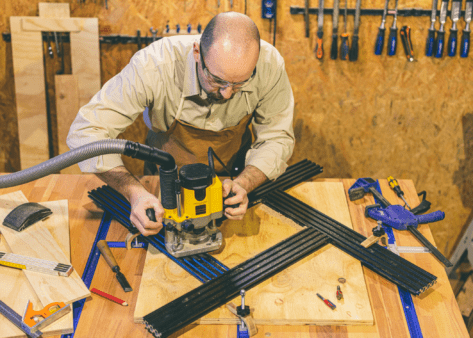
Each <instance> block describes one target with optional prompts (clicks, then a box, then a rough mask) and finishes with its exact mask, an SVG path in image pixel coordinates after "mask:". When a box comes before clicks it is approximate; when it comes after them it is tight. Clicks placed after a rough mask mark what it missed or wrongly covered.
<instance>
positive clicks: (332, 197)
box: [135, 182, 373, 325]
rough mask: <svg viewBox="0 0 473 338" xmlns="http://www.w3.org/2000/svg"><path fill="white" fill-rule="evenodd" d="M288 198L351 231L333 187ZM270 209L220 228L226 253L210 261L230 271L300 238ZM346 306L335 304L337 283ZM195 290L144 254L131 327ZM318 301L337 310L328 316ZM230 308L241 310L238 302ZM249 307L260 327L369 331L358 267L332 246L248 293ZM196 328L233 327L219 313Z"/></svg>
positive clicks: (178, 272)
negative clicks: (363, 327)
mask: <svg viewBox="0 0 473 338" xmlns="http://www.w3.org/2000/svg"><path fill="white" fill-rule="evenodd" d="M291 194H292V195H294V196H296V197H297V198H299V199H301V200H303V201H304V202H306V203H308V204H310V205H312V206H314V207H316V208H317V209H318V210H320V211H322V212H324V213H326V214H327V215H329V216H331V217H332V218H335V219H336V220H338V221H340V222H342V223H343V224H345V225H347V226H349V227H350V228H352V224H351V220H350V214H349V212H348V207H347V201H346V198H345V193H344V190H343V185H342V184H341V183H337V182H333V183H332V182H325V183H313V182H308V183H304V184H302V185H300V186H298V187H297V188H294V189H293V190H292V192H291ZM300 229H301V227H299V226H297V225H295V224H294V223H292V222H291V221H289V220H286V219H283V218H282V217H280V215H277V214H276V213H275V212H274V211H273V210H271V209H269V208H268V207H264V206H259V207H256V208H253V209H250V210H249V211H248V212H247V215H246V216H245V218H244V220H243V221H226V223H224V225H223V226H222V227H221V230H222V232H223V235H224V238H225V247H224V248H223V249H221V250H220V251H219V252H217V253H214V256H215V257H216V258H217V259H218V260H220V261H221V262H223V263H224V264H226V265H227V266H229V267H233V266H235V265H237V264H239V263H240V262H242V261H245V260H247V259H249V258H251V257H253V256H254V255H256V254H257V253H259V252H261V251H263V250H265V249H267V248H269V247H270V246H272V245H275V244H277V243H279V242H280V241H281V240H283V239H285V238H287V237H289V236H291V235H292V234H294V233H296V232H298V231H300ZM339 277H344V278H346V279H347V283H345V284H343V285H341V288H342V291H343V293H344V296H345V299H344V300H343V301H337V300H336V297H335V293H336V288H337V285H339V283H338V278H339ZM199 285H200V282H198V281H197V280H196V279H195V278H194V277H191V276H190V275H189V274H188V273H187V272H185V271H184V270H183V269H181V268H180V267H179V266H177V265H176V264H175V263H173V262H172V261H171V260H169V259H168V258H166V257H165V256H164V255H162V254H161V253H159V252H157V250H155V249H154V248H152V247H150V248H149V249H148V254H147V257H146V262H145V267H144V270H143V276H142V282H141V286H140V291H139V295H138V299H137V305H136V308H135V322H140V321H142V318H143V316H144V315H146V314H148V313H150V312H152V311H153V310H155V309H157V308H159V307H160V306H162V305H164V304H166V303H168V302H170V301H172V300H173V299H175V298H177V297H179V296H181V295H182V294H184V293H186V292H188V291H190V290H192V289H193V288H195V287H197V286H199ZM317 292H318V293H320V294H322V295H323V296H325V297H326V298H328V299H330V300H331V301H332V302H334V303H335V304H336V305H337V309H336V310H335V311H332V310H330V309H329V308H328V307H327V306H326V305H325V304H324V303H323V302H322V301H321V300H320V299H319V298H318V297H317V296H316V293H317ZM233 302H234V303H236V304H238V303H239V302H240V301H239V299H238V298H237V299H235V300H234V301H233ZM246 303H247V305H249V306H250V307H251V308H252V311H253V316H254V318H255V322H256V323H257V324H259V325H261V324H264V325H305V324H315V325H372V324H373V314H372V311H371V306H370V302H369V298H368V292H367V288H366V284H365V280H364V276H363V271H362V267H361V264H360V262H359V261H357V260H356V259H354V258H352V257H351V256H349V255H347V254H345V253H343V252H342V251H340V250H338V249H337V248H335V247H333V246H332V245H327V246H326V247H324V248H323V249H322V250H319V251H318V252H316V253H314V254H312V255H310V256H308V257H306V258H305V259H303V260H301V261H300V262H298V263H296V264H295V265H293V266H291V267H290V268H288V269H286V270H284V271H282V272H281V273H279V274H277V275H276V276H274V277H273V278H271V279H269V280H267V281H265V282H263V283H262V284H260V285H258V286H256V287H255V288H253V289H251V290H249V291H248V292H247V296H246ZM199 323H200V324H237V323H238V320H237V319H236V318H235V317H234V316H233V315H231V313H230V312H229V311H228V310H227V309H226V308H225V307H221V308H219V309H217V310H215V311H213V312H212V313H210V314H208V315H207V316H205V317H203V318H202V319H200V320H199Z"/></svg>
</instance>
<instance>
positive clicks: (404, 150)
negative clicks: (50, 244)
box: [0, 0, 473, 255]
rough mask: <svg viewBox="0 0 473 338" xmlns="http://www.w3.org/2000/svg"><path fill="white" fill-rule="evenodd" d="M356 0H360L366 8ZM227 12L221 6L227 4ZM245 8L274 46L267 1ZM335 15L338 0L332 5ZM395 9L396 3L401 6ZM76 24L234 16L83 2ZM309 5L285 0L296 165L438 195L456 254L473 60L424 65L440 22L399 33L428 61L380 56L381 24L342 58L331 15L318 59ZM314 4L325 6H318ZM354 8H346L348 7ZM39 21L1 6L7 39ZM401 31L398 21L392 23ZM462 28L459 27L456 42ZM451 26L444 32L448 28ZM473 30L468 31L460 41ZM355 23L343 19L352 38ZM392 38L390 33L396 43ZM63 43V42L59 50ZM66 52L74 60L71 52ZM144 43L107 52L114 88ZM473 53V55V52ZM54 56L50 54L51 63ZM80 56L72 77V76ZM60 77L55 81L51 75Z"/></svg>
mask: <svg viewBox="0 0 473 338" xmlns="http://www.w3.org/2000/svg"><path fill="white" fill-rule="evenodd" d="M355 2H356V1H355V0H348V7H349V8H354V6H355ZM218 3H220V7H218ZM233 3H234V5H233V10H235V11H238V12H242V13H244V12H245V8H246V11H247V14H248V15H249V16H250V17H251V18H252V19H253V20H255V22H256V23H257V25H258V27H259V29H260V32H261V36H262V38H263V39H265V40H267V41H270V42H272V41H273V36H272V25H270V22H269V21H267V20H263V19H261V18H260V16H261V14H260V13H261V2H260V1H254V0H248V2H247V3H245V1H243V0H233ZM325 3H326V7H332V4H333V3H332V1H331V0H327V1H325ZM393 4H394V2H392V4H391V5H393ZM70 5H71V16H72V17H98V18H99V24H100V31H101V35H106V34H128V35H135V34H136V30H137V29H140V30H141V35H142V36H145V35H146V33H147V32H148V35H149V36H150V35H151V34H150V33H149V28H150V27H154V28H157V29H158V30H159V32H158V35H160V33H161V32H162V31H163V28H164V26H165V24H166V22H167V21H169V24H170V26H171V28H173V27H174V26H175V24H176V23H179V24H180V25H181V27H182V28H183V29H184V28H185V26H186V25H187V23H191V24H192V25H193V27H194V28H195V27H196V25H197V24H198V23H201V24H202V25H203V26H204V27H205V25H206V24H207V22H208V21H209V20H210V19H211V18H212V17H213V16H214V15H215V14H217V13H219V12H224V11H227V10H230V1H229V0H228V1H225V0H208V1H192V0H187V1H169V0H168V1H151V0H109V1H108V5H109V9H108V10H106V9H105V8H104V2H103V1H98V2H97V3H95V1H90V0H88V1H86V3H85V4H81V5H80V4H78V3H77V2H76V1H72V2H71V3H70ZM291 5H293V6H301V7H302V6H303V5H304V1H303V0H292V1H289V0H279V1H278V20H277V35H276V47H277V48H278V50H279V51H280V52H281V54H282V55H283V57H284V58H285V60H286V68H287V72H288V75H289V78H290V80H291V83H292V87H293V91H294V96H295V102H296V108H295V118H294V128H295V134H296V138H297V145H296V149H295V152H294V155H293V157H292V159H291V163H294V162H297V161H299V160H301V159H303V158H309V159H311V160H313V161H315V162H317V163H320V164H321V165H322V166H323V167H324V174H323V176H324V177H355V178H356V177H372V178H375V179H376V178H386V177H387V176H389V175H393V176H395V177H396V178H398V179H412V180H413V181H414V183H415V185H416V187H417V190H418V191H421V190H426V191H427V198H428V200H429V201H431V202H432V209H433V210H437V209H440V210H443V211H445V213H446V219H445V220H444V221H442V222H440V223H438V224H433V225H432V231H433V233H434V237H435V240H436V243H437V245H438V247H439V249H440V250H441V251H442V252H444V253H445V254H446V255H449V254H450V253H451V250H452V248H453V247H454V244H455V242H456V240H457V239H458V237H459V236H460V234H461V232H462V229H463V228H464V226H465V225H466V224H468V222H469V221H470V219H471V210H472V207H473V201H472V198H471V196H472V184H471V183H472V173H471V168H472V165H473V141H472V139H473V137H472V133H471V131H472V129H473V108H471V95H469V91H468V90H469V89H470V90H471V84H472V81H471V75H470V74H471V73H472V70H473V62H472V58H473V55H471V56H470V57H469V58H468V59H461V58H460V57H459V56H458V55H457V56H456V57H454V58H450V57H447V56H444V57H443V58H442V59H434V58H427V57H425V56H424V48H425V39H426V36H427V30H428V28H429V17H417V18H412V17H411V18H405V17H398V28H400V27H401V26H402V25H409V26H410V27H411V28H412V41H413V45H414V51H415V54H416V61H415V62H412V63H409V62H407V61H406V59H405V57H404V55H403V50H402V45H401V42H400V40H399V43H398V49H397V54H396V55H395V56H393V57H388V56H386V44H385V49H384V50H383V55H382V56H375V55H374V54H373V49H374V41H375V38H376V34H377V31H378V27H379V25H380V23H381V17H367V16H363V17H362V18H361V26H360V33H359V35H360V51H359V60H358V61H357V62H349V61H341V60H336V61H334V60H331V59H330V58H329V54H328V53H329V51H330V45H331V28H332V18H331V16H329V15H326V16H325V23H324V31H325V38H324V44H325V45H324V46H325V53H326V55H325V58H324V59H323V61H319V60H317V59H315V57H314V54H313V48H314V45H315V44H314V37H315V32H316V29H317V15H311V16H310V19H311V20H310V21H311V23H310V24H311V36H310V38H305V26H304V17H303V15H290V13H289V7H290V6H291ZM310 5H311V7H314V8H315V7H317V5H318V1H315V0H311V1H310ZM343 6H344V1H342V2H341V7H343ZM362 6H363V8H383V6H384V2H383V1H382V0H371V1H363V2H362ZM414 7H415V8H423V9H430V8H431V2H430V1H427V0H419V1H405V2H403V3H402V4H400V8H414ZM12 15H31V16H36V15H38V10H37V1H31V0H18V1H13V0H7V1H6V2H5V1H2V2H0V30H1V31H8V30H9V23H8V22H9V20H8V18H9V16H12ZM391 24H392V17H388V19H387V23H386V26H387V27H389V26H390V25H391ZM450 26H451V21H450V19H448V20H447V25H446V31H447V38H448V32H449V28H450ZM438 27H439V24H438V23H437V28H438ZM463 28H464V22H463V20H461V21H460V24H459V36H460V35H461V30H462V29H463ZM342 30H343V18H342V17H340V30H339V31H342ZM348 32H349V34H350V36H351V35H352V32H353V17H352V16H350V17H349V18H348ZM388 33H389V29H387V31H386V39H387V36H388ZM53 46H54V44H53ZM65 47H66V53H69V51H68V48H69V47H68V46H67V44H66V45H65ZM136 50H137V47H136V45H106V44H101V73H102V83H105V82H106V81H107V80H109V79H110V78H111V77H112V76H114V75H115V74H117V73H118V72H119V71H120V70H121V69H122V68H123V67H124V66H125V65H126V64H127V62H128V60H129V59H130V57H131V56H132V55H133V54H134V53H135V52H136ZM472 54H473V52H472ZM45 55H46V54H45ZM69 59H70V57H69V54H67V56H66V73H68V72H70V69H68V68H67V67H69V65H68V64H69V62H70V61H69ZM47 68H48V69H53V68H54V70H58V69H60V62H59V60H57V59H54V60H49V59H48V60H47ZM50 73H51V72H50ZM0 74H1V76H0V111H1V120H0V139H1V140H2V142H1V144H0V148H1V149H0V150H1V152H0V171H2V172H3V171H6V172H11V171H15V170H18V168H19V161H18V132H17V121H16V109H15V99H14V89H13V88H14V85H13V71H12V59H11V44H10V43H6V42H3V41H2V42H0ZM52 75H53V74H52V73H51V74H49V73H48V93H49V97H50V100H51V102H50V112H51V113H50V114H51V116H50V120H51V124H52V126H51V130H52V133H53V136H52V138H51V146H50V152H51V154H52V155H54V154H57V145H56V144H55V143H57V140H56V139H55V135H54V132H55V130H54V128H56V127H55V123H56V122H55V121H56V120H55V111H54V109H55V105H54V104H53V103H54V84H53V80H52V79H53V76H52ZM145 134H146V127H145V125H144V123H143V121H142V119H141V118H139V119H138V121H137V122H136V123H135V124H134V125H132V126H131V127H129V128H128V129H127V130H126V132H125V133H124V134H123V135H121V137H123V138H125V139H130V140H133V141H139V142H143V141H144V138H145ZM125 162H126V166H127V167H128V168H129V169H130V171H132V172H133V173H135V174H141V173H142V167H143V166H142V163H141V162H140V161H134V160H130V159H125Z"/></svg>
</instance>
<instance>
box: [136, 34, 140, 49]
mask: <svg viewBox="0 0 473 338" xmlns="http://www.w3.org/2000/svg"><path fill="white" fill-rule="evenodd" d="M136 45H137V46H138V50H140V49H141V31H140V30H139V29H137V30H136Z"/></svg>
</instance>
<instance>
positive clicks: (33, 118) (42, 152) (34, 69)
mask: <svg viewBox="0 0 473 338" xmlns="http://www.w3.org/2000/svg"><path fill="white" fill-rule="evenodd" d="M10 26H11V34H12V52H13V60H14V61H13V67H14V74H15V94H16V109H17V115H18V135H19V144H20V163H21V169H26V168H30V167H32V166H34V165H36V164H39V163H41V162H44V161H46V160H48V159H49V149H48V143H49V141H48V123H47V110H46V93H45V86H44V67H43V50H42V46H43V41H42V37H41V31H25V30H24V29H23V28H22V18H21V17H10Z"/></svg>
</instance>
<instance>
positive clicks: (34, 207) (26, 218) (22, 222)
mask: <svg viewBox="0 0 473 338" xmlns="http://www.w3.org/2000/svg"><path fill="white" fill-rule="evenodd" d="M52 213H53V212H52V211H51V209H49V208H46V207H45V206H44V205H41V204H39V203H36V202H30V203H23V204H21V205H19V206H17V207H16V208H15V209H13V210H12V211H10V213H9V214H8V215H7V217H5V220H4V221H3V225H4V226H6V227H9V228H10V229H13V230H15V231H18V232H19V231H23V230H25V229H26V228H27V227H29V226H30V225H33V224H35V223H36V222H39V221H42V220H43V219H45V218H46V217H48V216H49V215H51V214H52Z"/></svg>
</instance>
